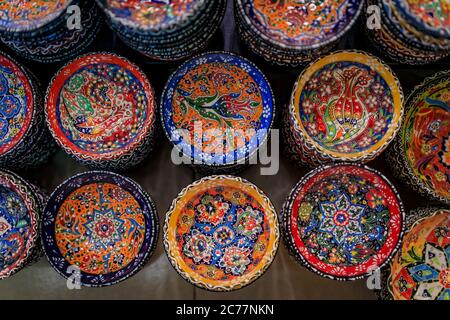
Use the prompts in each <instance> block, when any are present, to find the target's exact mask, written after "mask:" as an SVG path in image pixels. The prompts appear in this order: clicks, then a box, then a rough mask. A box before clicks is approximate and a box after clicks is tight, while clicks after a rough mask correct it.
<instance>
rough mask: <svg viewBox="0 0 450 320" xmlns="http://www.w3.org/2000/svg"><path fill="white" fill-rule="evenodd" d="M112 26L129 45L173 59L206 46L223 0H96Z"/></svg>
mask: <svg viewBox="0 0 450 320" xmlns="http://www.w3.org/2000/svg"><path fill="white" fill-rule="evenodd" d="M97 3H98V4H99V5H100V7H101V8H102V9H103V11H104V12H105V14H106V17H107V21H108V24H109V26H110V27H111V29H112V30H114V31H115V32H116V33H117V35H118V36H119V37H120V39H122V41H123V42H124V43H125V44H127V45H128V46H129V47H131V48H133V49H135V50H137V51H139V52H141V53H142V54H144V55H146V56H148V57H150V58H152V59H156V60H163V61H173V60H180V59H184V58H187V57H189V56H191V55H192V54H193V53H195V52H197V51H200V50H201V49H202V48H204V47H206V45H207V44H208V43H209V41H210V40H211V38H212V37H213V35H214V34H215V33H216V31H217V30H218V28H219V26H220V24H221V22H222V19H223V16H224V14H225V7H226V0H217V1H208V0H175V1H142V0H140V1H117V0H112V1H111V0H109V1H108V0H97Z"/></svg>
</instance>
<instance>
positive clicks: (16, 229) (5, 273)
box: [0, 170, 44, 279]
mask: <svg viewBox="0 0 450 320" xmlns="http://www.w3.org/2000/svg"><path fill="white" fill-rule="evenodd" d="M43 199H44V197H43V196H42V195H41V194H40V191H39V190H38V189H37V188H35V187H34V186H32V185H30V184H29V183H28V182H26V181H25V180H23V179H22V178H20V177H19V176H17V175H16V174H14V173H12V172H9V171H5V170H0V279H5V278H7V277H10V276H12V275H13V274H15V273H16V272H18V271H20V270H21V269H22V268H23V267H24V266H26V265H27V264H29V263H31V262H32V261H33V260H35V259H37V258H38V257H39V253H40V241H39V222H40V215H41V212H42V209H43V202H42V201H43Z"/></svg>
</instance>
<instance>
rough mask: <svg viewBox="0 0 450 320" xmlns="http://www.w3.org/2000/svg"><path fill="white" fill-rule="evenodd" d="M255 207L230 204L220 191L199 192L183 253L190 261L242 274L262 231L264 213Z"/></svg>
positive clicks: (226, 271)
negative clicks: (192, 222) (211, 192)
mask: <svg viewBox="0 0 450 320" xmlns="http://www.w3.org/2000/svg"><path fill="white" fill-rule="evenodd" d="M259 210H260V209H257V208H253V207H252V206H251V205H248V206H245V207H242V206H236V205H234V206H233V205H232V203H231V202H229V201H226V200H225V199H224V198H223V196H222V195H216V196H212V195H210V194H205V195H203V196H202V197H201V198H200V204H198V205H197V206H195V214H196V215H195V218H194V219H195V223H194V225H193V226H192V228H191V230H190V233H187V234H186V235H185V241H184V244H183V253H184V254H185V255H186V257H189V258H192V260H193V262H194V263H197V264H198V263H203V264H206V265H213V266H215V267H218V268H221V269H222V270H223V271H224V273H225V274H232V275H236V276H239V275H242V274H244V273H245V272H246V270H247V266H248V265H249V264H250V263H251V262H252V257H251V253H252V250H253V247H254V244H255V242H256V241H257V240H258V236H259V235H260V234H261V233H262V231H263V228H262V224H263V221H264V216H263V213H262V212H261V211H259ZM205 212H207V214H205Z"/></svg>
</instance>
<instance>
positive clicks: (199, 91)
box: [160, 52, 275, 173]
mask: <svg viewBox="0 0 450 320" xmlns="http://www.w3.org/2000/svg"><path fill="white" fill-rule="evenodd" d="M160 112H161V120H162V124H163V128H164V131H165V133H166V135H167V137H168V138H169V140H170V141H171V142H172V144H173V145H174V147H175V148H176V150H177V151H179V152H180V153H181V154H182V157H183V158H184V162H183V163H187V164H191V165H192V166H193V167H194V169H197V170H200V171H202V170H205V171H210V173H219V172H220V173H222V172H227V173H229V169H230V167H231V168H232V169H234V170H235V169H236V168H237V167H244V166H245V165H246V164H248V162H249V161H248V160H249V159H250V158H252V156H254V155H255V154H256V152H257V151H258V149H259V147H260V146H262V145H263V144H264V143H265V142H266V140H267V137H268V135H269V130H270V129H271V126H272V123H273V118H274V112H275V103H274V97H273V93H272V91H271V88H270V85H269V83H268V81H267V79H266V78H265V76H264V75H263V74H262V73H261V71H260V70H259V69H258V68H257V67H256V66H255V65H253V64H252V63H251V62H249V61H248V60H246V59H244V58H242V57H239V56H237V55H235V54H231V53H226V52H210V53H205V54H202V55H199V56H197V57H194V58H192V59H191V60H189V61H187V62H186V63H184V64H183V65H182V66H181V67H179V68H178V70H176V71H175V72H174V73H173V74H172V76H171V77H170V79H169V81H168V83H167V85H166V88H165V90H164V92H163V95H162V98H161V108H160Z"/></svg>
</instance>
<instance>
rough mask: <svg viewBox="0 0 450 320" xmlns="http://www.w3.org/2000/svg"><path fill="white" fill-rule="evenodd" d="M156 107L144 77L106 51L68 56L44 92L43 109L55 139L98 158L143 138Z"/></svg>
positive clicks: (126, 148)
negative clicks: (73, 57)
mask: <svg viewBox="0 0 450 320" xmlns="http://www.w3.org/2000/svg"><path fill="white" fill-rule="evenodd" d="M155 112H156V104H155V100H154V93H153V88H152V87H151V85H150V83H149V82H148V79H147V77H146V76H145V75H144V74H143V73H142V72H141V71H140V70H139V69H138V68H137V67H136V66H135V65H133V64H131V63H130V62H129V61H128V60H126V59H124V58H122V57H119V56H116V55H113V54H109V53H94V54H88V55H86V56H82V57H79V58H77V59H75V60H74V61H72V62H70V63H69V64H68V65H66V66H65V67H63V68H62V69H61V70H60V71H59V73H58V74H57V75H56V77H55V78H54V79H53V81H52V84H51V85H50V88H49V91H48V93H47V101H46V114H47V118H48V120H49V123H50V129H51V131H52V133H53V135H54V136H55V138H56V139H57V141H58V142H59V143H60V144H61V145H62V146H63V147H64V149H65V150H66V151H68V152H69V153H71V154H75V155H77V156H78V155H79V156H80V157H89V158H92V159H96V160H109V159H113V158H118V157H120V156H122V155H124V154H127V153H129V152H130V150H133V149H135V148H136V147H137V146H139V145H140V144H142V142H143V141H144V140H145V139H146V137H147V136H148V133H149V132H150V130H151V129H152V127H153V123H154V120H155Z"/></svg>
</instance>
